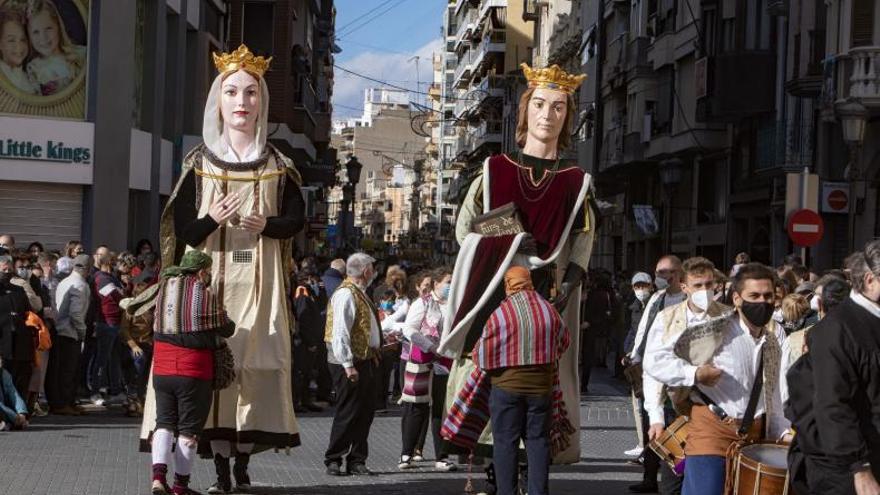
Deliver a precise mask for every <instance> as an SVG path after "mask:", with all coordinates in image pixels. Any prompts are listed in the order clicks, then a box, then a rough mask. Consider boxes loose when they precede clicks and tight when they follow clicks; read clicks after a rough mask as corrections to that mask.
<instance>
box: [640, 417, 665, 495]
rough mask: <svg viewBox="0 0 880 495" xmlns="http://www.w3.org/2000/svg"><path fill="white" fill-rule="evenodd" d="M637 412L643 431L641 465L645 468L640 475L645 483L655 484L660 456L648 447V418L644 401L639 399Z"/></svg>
mask: <svg viewBox="0 0 880 495" xmlns="http://www.w3.org/2000/svg"><path fill="white" fill-rule="evenodd" d="M639 406H640V407H639V413H640V416H641V419H642V431H643V432H645V435H644V437H645V443H644V444H643V445H642V447H644V450H642V467H643V468H644V470H645V473H644V475H643V476H642V481H644V482H645V484H650V485H656V484H657V474H658V473H659V472H660V458H659V457H658V456H657V454H656V453H655V452H654V451H653V450H652V449H651V448H650V447H648V444H649V443H651V442H650V440H648V429H649V428H650V427H651V425H650V424H649V423H650V420H649V419H648V412H647V411H645V408H644V401H642V400H640V401H639Z"/></svg>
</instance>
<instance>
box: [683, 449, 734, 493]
mask: <svg viewBox="0 0 880 495" xmlns="http://www.w3.org/2000/svg"><path fill="white" fill-rule="evenodd" d="M724 467H725V459H724V457H721V456H719V455H689V456H687V460H685V464H684V483H682V487H681V495H722V494H723V493H724V478H725V473H724Z"/></svg>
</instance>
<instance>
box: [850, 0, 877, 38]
mask: <svg viewBox="0 0 880 495" xmlns="http://www.w3.org/2000/svg"><path fill="white" fill-rule="evenodd" d="M873 44H874V0H853V8H852V43H851V45H852V46H853V47H856V46H871V45H873Z"/></svg>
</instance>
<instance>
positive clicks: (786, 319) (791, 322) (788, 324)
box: [780, 294, 810, 335]
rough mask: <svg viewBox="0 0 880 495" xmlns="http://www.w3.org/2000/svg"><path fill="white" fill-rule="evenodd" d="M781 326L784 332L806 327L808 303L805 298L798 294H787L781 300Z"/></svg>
mask: <svg viewBox="0 0 880 495" xmlns="http://www.w3.org/2000/svg"><path fill="white" fill-rule="evenodd" d="M780 309H781V310H782V328H784V329H785V334H786V335H789V334H791V333H792V332H797V331H798V330H803V329H804V328H806V324H807V316H808V314H809V311H810V303H809V302H808V301H807V298H806V297H804V296H802V295H800V294H789V295H787V296H785V299H783V300H782V307H781V308H780Z"/></svg>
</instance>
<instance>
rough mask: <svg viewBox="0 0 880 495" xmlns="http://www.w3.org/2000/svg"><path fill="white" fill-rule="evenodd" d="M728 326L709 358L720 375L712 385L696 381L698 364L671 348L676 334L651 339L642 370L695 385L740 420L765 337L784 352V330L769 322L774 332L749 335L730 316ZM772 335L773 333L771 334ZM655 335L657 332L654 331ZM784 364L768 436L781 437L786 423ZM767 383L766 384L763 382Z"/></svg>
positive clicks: (758, 413)
mask: <svg viewBox="0 0 880 495" xmlns="http://www.w3.org/2000/svg"><path fill="white" fill-rule="evenodd" d="M729 321H730V323H729V324H730V328H729V329H728V331H727V332H725V334H724V340H723V341H722V343H721V346H720V347H719V348H718V350H716V351H715V355H714V357H713V358H712V365H713V366H715V367H716V368H718V369H720V370H721V378H720V379H719V381H718V383H717V384H715V386H714V387H709V386H706V385H702V384H696V383H695V380H696V372H697V366H694V365H692V364H690V363H688V362H687V361H685V360H684V359H681V358H680V357H678V356H676V355H675V351H674V347H675V343H676V341H677V340H678V336H675V337H674V338H669V339H667V340H666V342H663V340H662V339H661V338H656V339H655V338H652V339H650V340H649V342H648V346H649V347H651V348H652V351H653V352H647V353H646V357H645V370H647V371H648V372H649V373H650V374H651V375H652V376H653V377H654V378H655V379H657V380H659V381H660V382H662V383H665V384H667V385H670V386H673V387H692V386H695V385H696V386H697V387H698V388H699V390H701V391H702V392H703V393H704V394H706V396H708V397H709V398H710V399H712V401H714V402H715V404H717V405H718V406H719V407H721V408H722V409H723V410H724V412H725V413H727V415H728V416H730V417H732V418H736V419H742V418H743V416H744V415H745V411H746V407H747V406H748V403H749V396H750V395H751V390H752V386H753V384H754V382H755V377H756V375H757V369H758V359H759V358H760V355H761V348H762V347H763V345H764V342H765V341H766V339H767V338H776V339H777V340H778V342H779V346H780V348H781V349H782V353H781V356H780V357H782V356H786V355H787V347H788V346H787V343H786V340H785V331H784V330H783V329H782V327H781V326H780V325H776V324H772V323H771V324H772V328H773V332H772V333H771V334H770V335H769V336H768V334H766V333H765V334H763V335H762V336H761V337H760V338H758V339H756V338H754V337H752V334H751V333H750V332H749V330H748V327H747V326H746V325H745V323H744V322H742V321H741V320H740V318H738V317H732V318H730V320H729ZM690 323H691V312H690V310H688V325H690ZM773 334H775V335H773ZM655 336H656V334H655ZM784 370H785V366H782V365H781V363H780V366H779V375H780V376H779V378H778V386H776V387H775V389H774V390H773V394H775V400H774V402H775V403H776V407H774V408H773V410H772V411H771V413H770V414H769V415H768V417H767V433H768V437H770V438H777V437H779V436H781V435H782V434H783V433H784V432H785V430H786V429H787V428H788V426H789V422H788V420H786V419H785V416H784V415H783V402H782V397H781V393H780V391H781V388H782V387H784V385H782V384H783V382H784V381H785V375H784ZM765 385H766V384H765ZM764 397H765V393H761V394H760V396H759V398H758V404H757V407H756V409H755V417H758V416H761V415H762V414H764V413H765V412H766V407H765V403H764Z"/></svg>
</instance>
